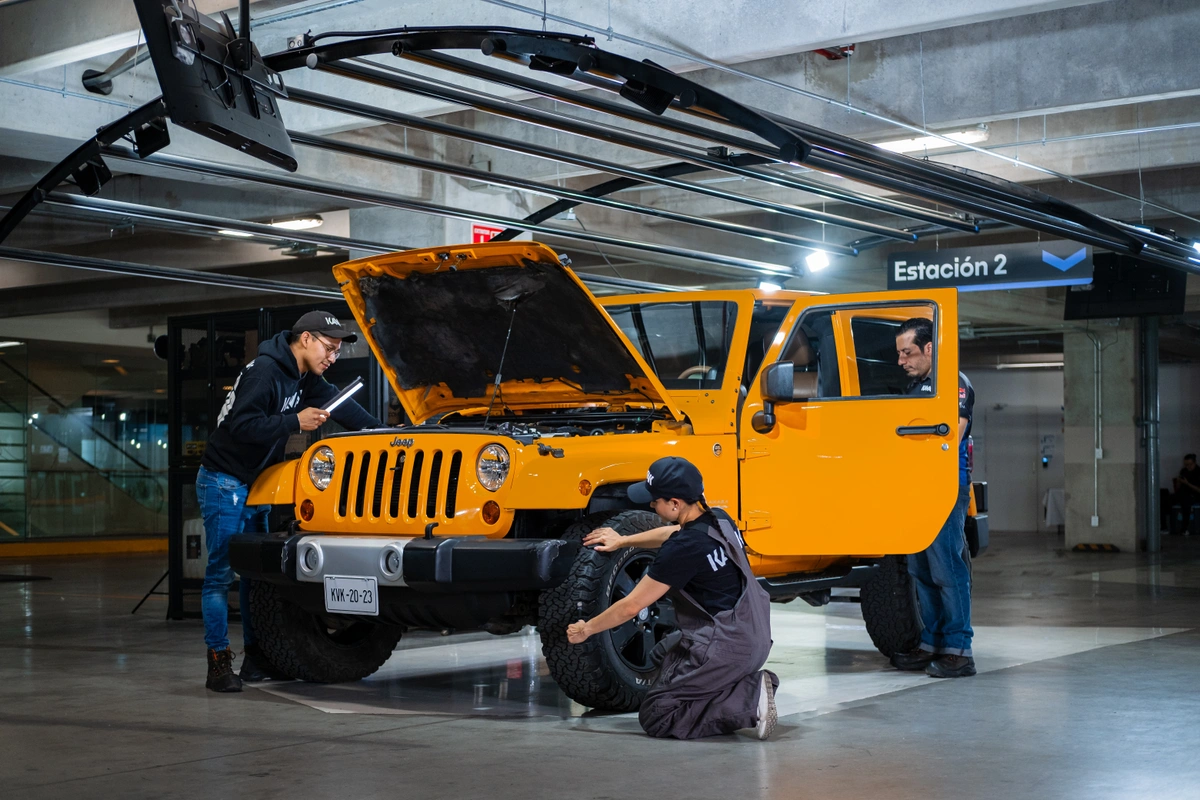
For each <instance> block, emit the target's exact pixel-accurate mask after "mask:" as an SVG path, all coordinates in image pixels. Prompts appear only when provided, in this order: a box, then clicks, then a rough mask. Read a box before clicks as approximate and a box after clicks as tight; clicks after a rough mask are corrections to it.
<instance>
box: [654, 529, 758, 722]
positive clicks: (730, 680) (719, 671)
mask: <svg viewBox="0 0 1200 800" xmlns="http://www.w3.org/2000/svg"><path fill="white" fill-rule="evenodd" d="M713 515H714V516H715V517H716V518H717V523H718V527H710V528H709V530H708V535H709V536H710V537H712V538H713V539H714V540H715V541H717V542H719V543H720V544H721V545H722V546H723V547H724V548H725V552H726V554H727V555H728V557H729V558H730V560H732V561H733V562H734V563H735V564H737V566H738V569H739V570H740V571H741V573H742V581H743V584H744V587H745V588H744V589H743V590H742V596H741V597H739V598H738V601H737V605H735V606H734V607H733V608H731V609H729V610H728V611H722V612H720V613H718V614H717V615H716V616H715V617H714V616H713V615H711V614H709V613H708V612H707V611H705V610H704V607H703V606H701V605H700V604H699V603H697V602H696V601H695V599H693V598H692V597H691V596H690V595H689V594H688V593H687V592H684V591H682V590H672V591H671V593H670V597H671V600H672V601H673V602H674V604H675V616H676V619H677V620H678V622H679V628H680V630H681V631H682V633H683V637H682V639H681V640H680V642H679V644H678V645H676V646H675V647H674V648H672V649H671V650H670V651H668V652H667V654H666V656H665V658H664V659H663V663H662V671H661V672H660V673H659V676H658V680H657V681H656V682H655V684H654V686H653V687H651V689H650V692H649V693H648V694H647V695H646V699H645V700H644V701H643V702H642V707H641V709H640V711H639V712H638V721H639V722H640V723H641V724H642V729H643V730H644V731H646V733H648V734H649V735H651V736H654V737H657V738H674V739H698V738H700V737H701V736H714V735H717V734H723V733H732V732H733V731H735V730H738V729H739V728H752V727H754V725H755V723H756V722H757V721H758V696H759V693H760V691H761V690H762V689H761V687H762V675H763V669H762V666H763V664H765V663H766V662H767V656H768V655H769V654H770V652H771V601H770V598H769V597H768V595H767V593H766V591H765V590H763V588H762V587H761V586H759V585H758V581H757V580H756V579H755V577H754V573H752V572H751V571H750V562H749V561H748V560H747V559H746V551H745V549H744V547H743V545H742V539H741V537H740V536H739V535H738V532H737V528H736V527H734V524H733V522H732V520H731V519H730V518H729V516H728V515H726V514H725V513H724V512H723V511H715V512H714V514H713ZM766 674H767V676H768V677H769V678H770V680H771V683H772V685H774V686H775V687H776V688H778V687H779V678H778V677H777V676H776V675H775V673H773V672H769V671H768V672H766Z"/></svg>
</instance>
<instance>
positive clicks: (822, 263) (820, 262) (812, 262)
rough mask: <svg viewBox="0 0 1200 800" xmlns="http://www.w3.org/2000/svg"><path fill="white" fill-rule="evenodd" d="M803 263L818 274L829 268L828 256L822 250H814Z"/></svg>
mask: <svg viewBox="0 0 1200 800" xmlns="http://www.w3.org/2000/svg"><path fill="white" fill-rule="evenodd" d="M804 263H805V264H807V265H808V268H809V269H810V270H812V271H813V272H820V271H821V270H823V269H825V268H826V267H828V266H829V254H828V253H826V252H825V251H824V250H814V251H813V252H812V253H811V254H810V255H809V256H808V257H806V258H805V259H804Z"/></svg>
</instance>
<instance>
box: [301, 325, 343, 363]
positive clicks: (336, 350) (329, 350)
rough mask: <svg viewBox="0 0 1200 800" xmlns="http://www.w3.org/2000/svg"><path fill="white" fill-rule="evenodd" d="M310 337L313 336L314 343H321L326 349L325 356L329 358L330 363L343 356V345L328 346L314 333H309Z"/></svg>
mask: <svg viewBox="0 0 1200 800" xmlns="http://www.w3.org/2000/svg"><path fill="white" fill-rule="evenodd" d="M308 335H309V336H311V337H312V338H313V340H314V341H317V342H320V343H321V347H324V348H325V355H326V356H327V357H328V358H329V360H330V361H337V360H338V356H340V355H341V349H342V345H341V343H338V344H328V343H327V342H326V341H325V340H324V339H322V338H321V337H320V336H317V335H316V334H315V333H313V332H312V331H309V332H308Z"/></svg>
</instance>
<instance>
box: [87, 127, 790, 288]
mask: <svg viewBox="0 0 1200 800" xmlns="http://www.w3.org/2000/svg"><path fill="white" fill-rule="evenodd" d="M103 153H104V155H105V156H107V157H109V158H115V159H121V160H125V161H139V160H140V161H144V162H146V163H149V164H156V165H158V166H162V167H168V168H171V169H177V170H182V171H184V172H191V173H193V174H197V175H212V176H216V177H222V178H234V179H237V180H240V181H244V182H246V183H251V184H257V185H259V186H272V187H275V188H277V189H290V190H293V191H299V192H306V193H308V194H314V195H320V196H322V197H331V198H335V199H338V200H342V201H350V202H353V203H362V204H364V205H374V206H384V207H387V208H398V209H401V210H404V211H415V212H417V213H421V214H432V215H434V216H439V217H448V218H450V219H463V220H475V221H480V222H488V223H491V224H493V225H501V226H505V227H520V228H522V229H523V230H527V231H533V232H535V233H543V234H546V235H548V236H558V237H563V238H566V239H573V240H577V241H584V242H591V243H593V244H600V245H605V246H608V247H620V248H625V249H628V250H639V251H641V252H645V253H655V254H657V255H662V256H668V257H672V258H682V259H687V260H690V261H696V262H700V263H706V264H712V265H715V266H719V267H724V268H727V269H733V270H740V271H744V272H750V273H752V274H754V275H756V276H759V277H762V276H767V275H775V276H781V275H782V276H790V275H792V274H793V272H792V267H793V265H791V264H772V263H769V262H765V261H755V260H753V259H749V258H738V257H737V256H727V255H722V254H719V253H707V252H699V251H695V250H689V249H687V248H684V247H673V246H671V245H664V244H657V243H654V242H641V241H636V240H633V239H625V238H622V237H620V236H612V235H608V234H602V233H595V232H592V231H585V230H569V229H564V228H556V227H552V226H548V225H542V224H534V223H530V222H526V221H524V220H519V219H514V218H512V217H506V216H503V215H500V214H493V213H491V212H488V211H474V210H470V209H463V208H452V207H450V206H444V205H440V204H438V203H430V202H427V201H424V200H417V199H415V198H411V197H405V196H403V195H397V194H390V193H388V192H379V191H372V190H368V189H358V188H355V187H353V186H344V185H340V184H334V183H328V182H325V181H318V180H313V179H311V178H300V177H294V176H291V175H283V174H280V173H274V172H272V173H267V172H260V171H256V170H249V169H242V168H240V167H231V166H227V165H225V164H216V163H213V162H211V161H203V160H200V159H195V158H183V157H180V156H168V155H161V154H157V155H153V156H150V157H149V158H146V159H139V158H138V156H137V154H136V153H134V152H133V151H130V150H126V149H122V148H115V147H110V148H106V149H105V150H103Z"/></svg>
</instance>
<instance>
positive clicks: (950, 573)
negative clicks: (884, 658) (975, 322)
mask: <svg viewBox="0 0 1200 800" xmlns="http://www.w3.org/2000/svg"><path fill="white" fill-rule="evenodd" d="M896 353H897V356H898V359H899V362H900V366H901V367H903V368H904V371H905V373H907V374H908V377H910V378H912V383H910V384H909V385H908V389H907V391H906V392H905V393H906V394H909V395H916V396H932V395H933V394H934V391H935V388H934V385H933V323H932V322H931V321H930V320H928V319H925V318H924V317H917V318H914V319H910V320H908V321H907V322H905V323H904V324H903V325H901V326H900V330H899V332H898V333H897V334H896ZM974 407H975V390H974V389H973V388H971V382H970V381H969V380H967V376H966V375H963V374H962V373H961V372H960V373H958V443H959V447H958V500H957V501H956V502H955V503H954V510H952V511H951V512H950V517H949V518H948V519H947V520H946V523H945V524H944V525H942V530H941V531H940V532H939V533H938V535H937V538H936V539H934V540H933V544H931V545H929V547H928V548H927V549H926V550H925V551H924V552H921V553H915V554H914V555H911V556H909V557H908V573H909V575H911V576H912V578H913V580H914V581H915V582H916V585H917V601H918V602H919V604H920V607H921V621H922V622H923V623H924V624H925V630H924V631H922V632H921V644H920V646H919V647H918V648H917V649H916V650H913V651H912V652H910V653H897V654H895V655H893V656H892V658H891V661H892V665H893V666H895V667H896V668H897V669H904V670H913V671H916V670H925V672H926V673H927V674H929V675H932V676H933V677H935V678H965V677H967V676H970V675H974V674H975V659H974V658H973V657H972V655H971V638H972V636H973V635H974V634H973V632H972V630H971V566H970V559H971V554H970V551H969V550H968V548H967V539H966V534H965V533H964V530H963V529H964V526H965V524H966V519H967V507H968V506H969V505H970V500H971V472H970V466H969V461H968V455H967V437H968V436H970V435H971V412H972V409H973V408H974Z"/></svg>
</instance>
